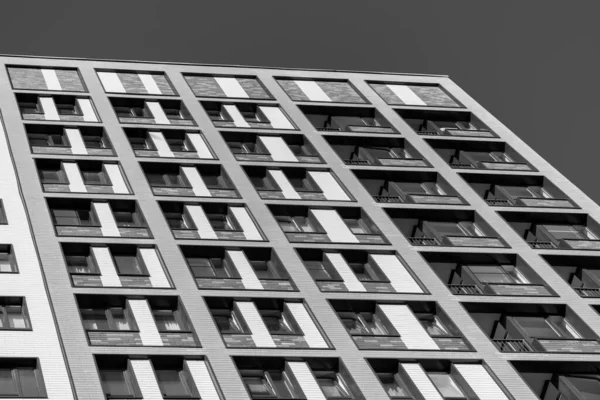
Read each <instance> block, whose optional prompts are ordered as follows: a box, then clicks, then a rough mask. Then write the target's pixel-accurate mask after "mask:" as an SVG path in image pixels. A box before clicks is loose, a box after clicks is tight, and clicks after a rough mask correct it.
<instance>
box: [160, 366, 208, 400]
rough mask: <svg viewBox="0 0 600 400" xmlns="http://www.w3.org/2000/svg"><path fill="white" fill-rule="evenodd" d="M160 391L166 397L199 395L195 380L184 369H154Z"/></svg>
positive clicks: (195, 396)
mask: <svg viewBox="0 0 600 400" xmlns="http://www.w3.org/2000/svg"><path fill="white" fill-rule="evenodd" d="M154 372H155V373H156V380H157V382H158V386H159V387H160V391H161V393H162V395H163V396H164V397H165V398H188V397H194V398H197V397H198V393H197V391H196V386H195V385H194V383H193V380H192V379H191V377H190V376H189V374H188V373H187V371H186V370H184V369H166V368H161V367H157V368H155V369H154Z"/></svg>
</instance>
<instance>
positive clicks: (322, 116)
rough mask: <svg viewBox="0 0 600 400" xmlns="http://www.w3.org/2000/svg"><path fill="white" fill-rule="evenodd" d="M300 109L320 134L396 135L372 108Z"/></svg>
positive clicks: (311, 107)
mask: <svg viewBox="0 0 600 400" xmlns="http://www.w3.org/2000/svg"><path fill="white" fill-rule="evenodd" d="M300 109H301V110H302V111H303V112H304V114H305V115H306V117H307V118H308V119H309V121H310V122H311V123H312V124H313V126H314V127H315V129H316V130H317V131H320V132H360V133H396V130H395V129H394V128H393V127H392V126H391V125H390V123H389V122H388V121H387V120H386V119H385V118H384V117H383V116H382V115H381V114H380V113H379V111H377V110H376V109H374V108H367V107H352V108H349V107H343V108H342V107H325V106H323V107H321V106H300Z"/></svg>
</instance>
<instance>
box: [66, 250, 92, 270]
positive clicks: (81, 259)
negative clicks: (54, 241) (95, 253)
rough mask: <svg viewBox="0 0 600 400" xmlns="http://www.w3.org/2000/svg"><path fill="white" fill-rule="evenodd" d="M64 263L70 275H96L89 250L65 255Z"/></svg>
mask: <svg viewBox="0 0 600 400" xmlns="http://www.w3.org/2000/svg"><path fill="white" fill-rule="evenodd" d="M88 249H89V248H88ZM65 261H66V263H67V269H68V270H69V273H70V274H96V273H97V270H96V266H95V264H94V261H93V259H92V257H91V255H90V252H89V250H88V251H86V252H82V253H78V254H65Z"/></svg>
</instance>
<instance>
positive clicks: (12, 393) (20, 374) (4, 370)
mask: <svg viewBox="0 0 600 400" xmlns="http://www.w3.org/2000/svg"><path fill="white" fill-rule="evenodd" d="M11 364H16V365H11ZM0 397H10V398H15V397H16V398H22V397H23V398H31V397H35V398H41V397H46V389H45V388H44V384H43V380H42V374H41V371H40V370H39V368H38V367H37V365H36V362H35V361H34V360H19V361H17V362H15V363H7V364H4V365H2V364H0Z"/></svg>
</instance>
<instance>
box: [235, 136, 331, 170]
mask: <svg viewBox="0 0 600 400" xmlns="http://www.w3.org/2000/svg"><path fill="white" fill-rule="evenodd" d="M223 137H224V139H225V141H226V142H227V145H228V146H229V149H230V150H231V152H232V153H233V155H234V157H235V158H236V160H238V161H253V162H285V163H291V162H295V163H310V164H321V163H323V160H321V157H320V156H319V153H318V152H317V151H316V150H315V148H314V147H313V145H312V144H311V143H310V142H309V141H308V140H307V139H306V138H305V137H304V135H277V136H274V135H262V134H261V135H258V134H255V133H249V132H248V133H240V132H223Z"/></svg>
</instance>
